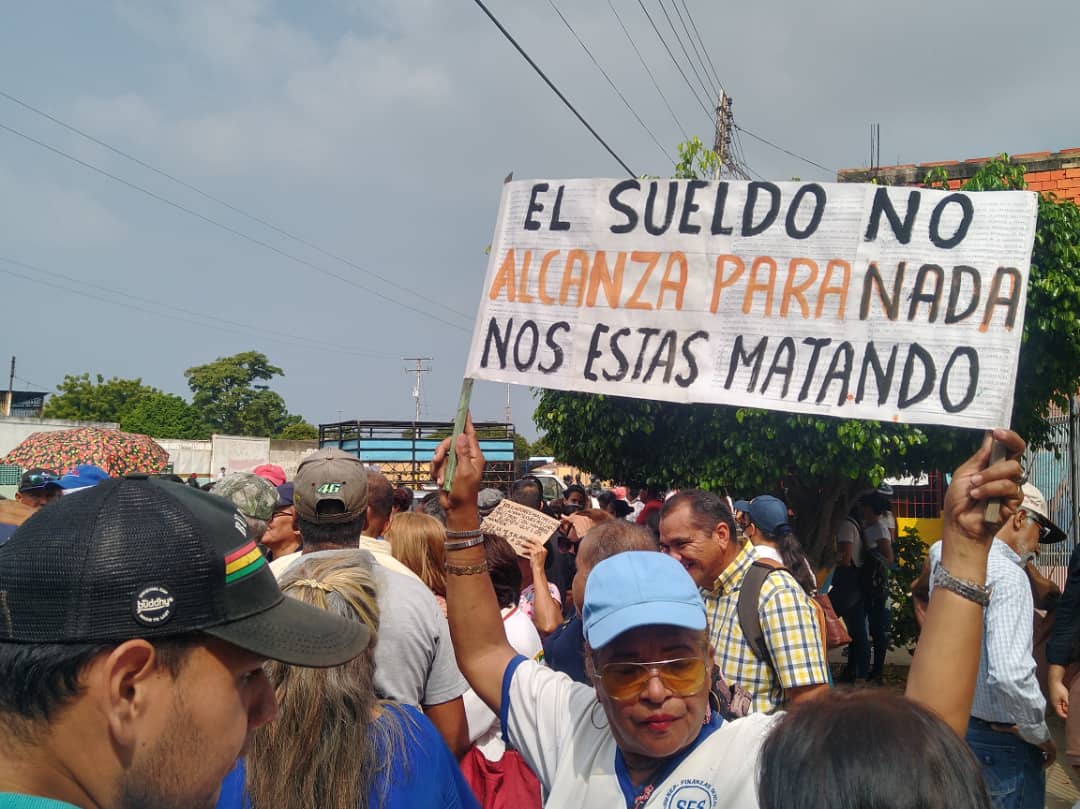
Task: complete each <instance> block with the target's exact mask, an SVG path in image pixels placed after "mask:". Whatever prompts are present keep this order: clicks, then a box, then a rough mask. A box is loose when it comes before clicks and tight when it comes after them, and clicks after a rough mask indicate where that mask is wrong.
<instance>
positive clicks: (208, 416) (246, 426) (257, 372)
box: [184, 351, 303, 437]
mask: <svg viewBox="0 0 1080 809" xmlns="http://www.w3.org/2000/svg"><path fill="white" fill-rule="evenodd" d="M184 376H185V377H186V378H187V382H188V387H189V388H191V393H192V401H193V403H194V405H195V407H196V408H197V409H198V410H199V412H200V413H201V414H202V417H203V418H204V419H205V420H206V422H207V423H208V424H209V425H210V426H211V427H212V428H213V430H214V431H215V432H219V433H226V434H228V435H268V436H274V437H277V436H278V435H281V433H282V431H283V430H285V429H286V428H287V427H290V426H291V425H297V424H300V423H301V422H302V421H303V419H302V418H301V417H300V416H296V415H291V414H290V413H289V411H288V409H287V408H286V407H285V400H284V399H282V398H281V396H280V395H278V394H277V393H275V392H274V391H272V390H270V389H269V386H267V385H266V384H263V383H266V382H269V381H270V380H272V379H273V378H274V377H277V376H284V372H283V371H282V370H281V369H280V368H278V367H277V366H276V365H271V364H270V360H268V359H267V357H266V355H265V354H262V353H260V352H258V351H245V352H242V353H240V354H235V355H233V356H231V357H219V358H218V359H216V360H214V361H213V362H208V363H206V364H205V365H196V366H195V367H193V368H188V369H187V370H186V371H184Z"/></svg>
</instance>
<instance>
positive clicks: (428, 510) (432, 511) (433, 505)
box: [417, 491, 446, 525]
mask: <svg viewBox="0 0 1080 809" xmlns="http://www.w3.org/2000/svg"><path fill="white" fill-rule="evenodd" d="M417 511H419V512H420V513H421V514H427V515H428V516H429V517H434V518H435V519H436V520H438V521H439V522H441V523H442V524H443V525H446V510H445V509H444V508H443V507H442V502H441V501H440V500H439V493H438V492H437V491H434V492H430V493H429V494H426V495H424V499H423V500H421V501H420V508H418V509H417Z"/></svg>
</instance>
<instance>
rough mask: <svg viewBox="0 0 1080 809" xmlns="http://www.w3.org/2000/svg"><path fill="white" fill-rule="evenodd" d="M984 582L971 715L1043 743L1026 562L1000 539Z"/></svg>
mask: <svg viewBox="0 0 1080 809" xmlns="http://www.w3.org/2000/svg"><path fill="white" fill-rule="evenodd" d="M939 564H941V543H940V542H935V543H934V545H933V546H932V547H931V548H930V565H931V570H933V569H935V568H936V567H937V566H938V565H939ZM986 583H987V584H988V585H989V586H991V587H993V593H992V594H991V596H990V604H989V605H988V606H987V608H986V613H985V614H984V616H983V638H982V657H981V659H980V660H979V679H978V681H977V682H976V684H975V701H974V702H973V703H972V705H971V715H972V716H975V717H978V718H979V719H982V720H984V721H986V722H995V723H1001V724H1005V725H1016V729H1017V731H1018V732H1019V734H1020V738H1022V739H1023V740H1024V741H1026V742H1028V743H1030V744H1035V745H1039V744H1042V743H1043V742H1045V741H1047V740H1048V739H1049V738H1050V730H1049V729H1048V728H1047V726H1046V698H1045V697H1044V696H1043V693H1042V690H1041V689H1040V688H1039V681H1038V679H1037V677H1036V675H1035V658H1034V656H1033V655H1032V648H1031V645H1032V626H1033V623H1032V622H1033V620H1034V614H1035V601H1034V599H1033V598H1032V596H1031V584H1030V583H1029V582H1028V577H1027V574H1026V573H1025V572H1024V560H1023V559H1021V558H1020V557H1019V555H1017V553H1016V552H1015V551H1014V550H1013V549H1012V548H1010V547H1009V546H1008V545H1006V544H1005V543H1004V542H1002V541H1001V540H1000V539H995V540H994V544H993V545H991V546H990V555H989V556H988V557H987V560H986ZM930 586H931V588H932V587H933V577H931V584H930Z"/></svg>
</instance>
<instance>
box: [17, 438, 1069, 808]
mask: <svg viewBox="0 0 1080 809" xmlns="http://www.w3.org/2000/svg"><path fill="white" fill-rule="evenodd" d="M456 440H457V444H456V446H455V450H456V455H457V467H456V473H455V474H454V476H453V479H452V480H450V481H446V480H444V478H445V473H446V468H447V456H448V450H449V448H450V443H451V439H446V440H445V441H444V442H443V443H442V445H441V446H440V447H439V449H438V450H437V451H436V453H435V457H434V459H433V462H432V480H433V481H435V482H436V483H437V484H438V485H439V489H438V491H436V492H431V493H430V494H429V495H428V496H427V497H424V498H422V499H416V498H414V496H413V494H412V492H410V491H407V490H404V489H402V488H401V487H395V486H394V485H393V483H392V482H391V481H390V480H388V479H387V478H386V477H385V476H384V475H382V474H380V473H379V472H378V471H377V470H375V469H374V468H369V467H367V466H365V465H364V464H363V463H362V462H361V461H360V459H358V458H356V457H355V456H353V455H350V454H348V453H345V452H342V451H340V450H336V449H322V450H319V451H317V452H315V453H313V454H311V455H309V456H308V457H306V458H305V459H304V460H303V461H302V463H301V464H300V465H299V467H298V469H297V470H296V473H295V474H294V475H293V477H292V479H291V480H287V479H286V475H285V473H284V471H283V470H281V469H280V468H279V467H273V466H269V465H266V466H263V467H259V468H257V469H255V470H254V471H253V472H250V473H234V474H226V475H223V476H219V478H218V479H217V480H215V481H214V482H213V483H212V484H211V485H208V486H207V487H205V488H207V489H208V490H209V491H202V490H201V489H202V488H204V487H200V486H199V485H198V482H197V481H196V480H193V479H192V480H189V481H187V483H188V485H184V481H182V480H180V479H172V480H170V479H168V478H167V477H160V476H159V477H155V476H138V475H129V476H127V477H125V478H119V479H112V478H109V477H108V476H107V475H106V474H105V473H104V472H103V471H102V470H100V469H97V468H96V467H95V468H91V467H77V468H76V469H74V470H71V472H69V473H68V474H64V475H59V474H57V473H56V472H55V471H53V470H48V469H31V470H28V471H27V472H26V473H25V474H24V475H23V476H22V479H21V480H20V484H19V487H18V489H19V491H18V494H17V502H12V501H4V502H0V543H2V544H0V617H2V619H3V620H2V622H0V631H2V634H0V749H2V751H3V755H0V790H3V792H2V793H0V807H28V808H29V807H37V808H38V809H50V808H51V807H62V808H63V809H70V807H72V806H74V807H78V808H79V809H136V807H141V808H142V809H174V808H175V809H180V807H185V809H186V808H188V807H194V808H195V809H198V808H199V807H201V808H202V809H213V807H221V809H245V808H253V809H268V807H275V809H278V808H279V807H280V808H281V809H301V807H304V808H305V809H306V808H307V807H312V806H319V807H341V809H345V808H346V807H348V808H349V809H351V808H352V807H385V808H386V809H395V808H396V807H406V806H408V807H469V808H471V807H484V808H485V809H489V808H494V807H499V808H500V809H501V808H502V807H513V809H530V808H531V807H541V806H548V807H576V806H582V807H584V806H616V805H625V806H626V807H628V809H647V808H648V807H655V808H656V809H659V808H660V807H663V809H717V808H718V807H721V806H723V807H728V806H731V807H759V806H760V807H764V808H765V809H789V808H790V807H795V809H802V808H803V807H806V809H809V808H810V807H826V806H828V807H833V806H839V807H882V808H883V809H888V808H889V807H942V809H944V807H961V809H963V808H964V807H972V809H975V808H978V809H987V807H990V806H995V807H1000V808H1002V809H1004V807H1013V806H1016V807H1028V806H1041V805H1042V792H1041V791H1040V785H1041V784H1043V781H1042V778H1043V771H1044V766H1045V765H1046V764H1047V763H1048V762H1049V761H1051V760H1052V759H1053V756H1054V753H1055V751H1054V747H1053V743H1052V742H1051V741H1050V737H1049V733H1048V732H1047V731H1046V723H1045V721H1044V712H1045V710H1046V707H1047V703H1046V700H1045V699H1044V698H1042V696H1041V693H1040V692H1039V684H1038V682H1037V679H1036V675H1035V668H1036V667H1035V658H1034V657H1033V656H1032V646H1033V636H1032V620H1031V618H1032V616H1033V615H1034V608H1035V606H1036V604H1037V602H1036V601H1035V599H1034V596H1033V592H1034V591H1035V585H1034V582H1035V581H1036V579H1035V578H1033V574H1027V575H1026V574H1025V570H1026V569H1027V568H1026V567H1025V566H1027V567H1028V568H1031V567H1032V566H1031V565H1029V562H1030V561H1031V557H1032V555H1033V554H1034V553H1035V552H1036V551H1037V549H1038V547H1039V545H1040V544H1045V543H1047V542H1053V541H1060V540H1061V539H1063V538H1064V535H1063V534H1062V532H1060V529H1057V527H1056V526H1054V525H1053V523H1052V522H1051V521H1050V519H1049V516H1048V514H1047V513H1046V506H1045V501H1044V500H1042V499H1041V494H1040V493H1039V492H1038V490H1037V489H1035V487H1033V486H1032V485H1031V484H1030V483H1027V482H1026V478H1024V477H1023V476H1022V470H1021V467H1020V463H1019V459H1020V457H1021V455H1022V452H1023V449H1024V445H1023V441H1022V440H1021V439H1020V437H1019V436H1017V435H1015V434H1014V433H1011V432H1009V431H1005V430H998V431H995V432H994V433H993V434H992V435H988V436H987V438H986V440H985V441H984V442H983V444H982V446H981V447H980V448H979V449H978V450H977V451H976V452H975V454H974V455H973V456H972V457H971V458H970V459H969V460H968V461H966V462H965V463H964V464H962V465H961V466H960V467H959V468H958V469H957V470H956V471H955V473H954V474H953V477H952V482H951V484H950V486H949V489H948V491H947V493H946V495H945V501H944V505H943V511H942V536H941V541H940V542H939V543H937V544H935V545H934V546H933V547H932V548H931V549H930V551H929V554H928V557H927V559H928V561H927V566H926V568H925V570H924V575H923V578H922V580H921V584H920V585H917V586H916V588H915V590H916V593H915V594H916V597H917V598H919V599H921V601H920V609H919V613H920V616H921V618H922V623H923V626H922V633H921V637H920V640H919V644H918V647H917V650H916V653H915V656H914V660H913V662H912V665H911V669H910V674H909V676H908V679H907V685H906V692H905V694H904V695H900V694H899V693H898V692H897V691H895V690H892V689H888V688H868V687H856V688H838V687H835V686H838V685H840V684H842V683H860V682H866V683H868V684H872V683H874V682H881V680H882V675H883V671H884V661H885V652H886V650H887V649H888V642H889V641H888V634H887V629H888V621H889V606H890V605H889V598H888V579H889V575H890V571H891V569H892V568H893V566H894V565H895V561H894V554H893V547H894V542H895V538H896V524H895V520H894V519H892V515H891V507H890V495H891V492H890V491H889V490H888V488H887V487H882V488H879V489H877V490H871V491H867V492H865V493H863V494H862V495H861V496H860V497H859V498H858V499H857V500H856V502H855V503H854V505H853V507H852V511H851V516H850V518H849V519H848V520H845V521H844V524H843V525H841V526H837V530H836V543H837V544H836V548H835V551H836V553H835V556H836V562H835V564H834V565H831V569H830V570H818V569H815V567H814V565H812V564H811V562H810V560H809V559H808V557H807V554H806V552H805V550H804V548H803V547H802V544H801V543H800V541H799V538H798V536H797V535H796V533H795V531H794V530H793V528H792V525H793V523H794V522H795V520H794V515H793V514H792V512H791V511H790V510H789V508H788V506H787V505H786V504H785V502H784V501H783V500H782V499H779V498H778V497H776V496H774V495H773V494H761V495H758V496H755V497H753V498H748V499H745V500H732V499H730V498H728V497H726V496H723V495H721V494H718V493H716V492H709V491H704V490H696V489H690V490H681V491H676V492H667V491H663V490H660V489H657V488H654V487H640V489H639V490H638V491H637V496H636V497H635V498H633V499H631V498H630V497H629V496H628V493H627V491H626V490H625V488H623V487H613V488H611V489H608V490H606V491H599V492H590V491H589V490H586V489H585V488H584V487H582V486H580V485H577V484H571V485H570V486H568V487H567V488H566V490H565V491H564V492H563V494H562V496H561V497H560V498H559V499H557V500H555V501H548V502H545V499H544V494H543V486H542V485H541V482H540V481H539V480H538V479H536V478H535V477H531V476H525V477H523V478H521V479H519V480H517V481H515V482H514V483H513V485H512V486H509V487H508V490H507V491H505V492H504V491H502V490H499V489H494V488H484V487H483V485H482V473H483V469H484V459H483V456H482V453H481V451H480V446H479V442H478V440H477V437H476V435H475V433H474V432H473V430H472V428H471V425H469V424H467V426H466V429H465V432H464V433H463V434H462V435H460V436H458V437H457V439H456ZM992 440H996V441H998V442H1000V443H1001V444H1002V445H1004V447H1005V449H1006V458H1005V459H1004V460H1000V461H997V462H994V463H991V461H990V456H991V452H990V450H991V443H992ZM443 484H445V485H443ZM503 499H507V500H510V501H512V502H514V503H516V504H518V505H521V506H526V507H528V508H532V509H537V510H541V511H545V512H546V513H547V514H549V515H550V516H553V517H555V518H556V520H557V521H558V529H557V530H555V531H554V532H553V534H552V535H551V536H550V537H548V538H547V539H546V540H543V541H541V540H537V541H532V542H526V543H515V544H511V543H510V542H509V541H507V538H504V537H502V536H498V535H496V534H495V533H492V532H491V531H485V530H484V529H483V528H482V527H481V522H482V520H483V518H484V517H485V516H487V515H489V514H491V512H492V511H493V510H494V509H496V508H497V507H498V504H499V503H500V502H501V501H502V500H503ZM991 499H994V500H996V501H997V502H999V503H1000V514H1001V520H1000V522H998V523H989V522H987V521H985V520H984V507H985V505H986V502H987V501H989V500H991ZM414 503H415V506H414ZM1074 567H1075V570H1074V569H1071V570H1070V580H1069V584H1068V585H1067V586H1066V589H1065V594H1064V596H1063V597H1062V598H1061V600H1060V604H1061V607H1063V608H1064V609H1063V610H1062V612H1061V613H1059V615H1060V616H1061V617H1059V620H1058V621H1057V624H1056V625H1055V627H1054V630H1053V635H1052V637H1051V638H1050V643H1049V646H1048V658H1049V661H1050V663H1051V666H1050V668H1049V681H1048V688H1049V689H1050V691H1049V693H1050V694H1051V702H1052V704H1053V707H1054V708H1055V709H1056V710H1057V711H1058V712H1059V713H1061V714H1062V715H1068V713H1069V710H1068V709H1069V702H1070V696H1071V694H1072V690H1073V689H1074V688H1080V678H1076V676H1075V675H1076V673H1077V670H1080V665H1077V664H1076V658H1077V657H1080V655H1078V654H1077V652H1076V649H1075V648H1074V647H1075V646H1076V645H1077V644H1076V643H1075V639H1076V636H1077V634H1080V627H1076V629H1077V630H1078V632H1076V633H1074V632H1073V627H1074V625H1075V618H1074V616H1075V615H1076V613H1077V604H1080V559H1078V561H1077V563H1076V564H1075V565H1074ZM1025 616H1026V617H1025ZM841 619H842V620H841ZM838 626H839V627H841V628H842V631H844V632H846V635H847V638H846V639H847V640H849V641H850V643H849V645H848V646H847V649H846V661H845V662H843V663H842V668H840V669H839V670H838V673H837V676H836V677H835V678H834V676H833V671H832V670H831V669H830V665H829V654H830V649H831V647H832V646H834V645H835V637H834V635H835V631H836V627H838ZM1025 626H1026V629H1025ZM1025 633H1026V634H1025ZM1025 646H1026V653H1025V651H1024V650H1025ZM834 659H835V655H834ZM1074 669H1075V670H1074ZM834 679H835V680H836V681H837V682H835V683H834ZM1040 700H1041V702H1040ZM1077 713H1080V712H1077ZM1078 725H1080V722H1078ZM1078 730H1080V728H1078ZM1076 739H1077V742H1078V744H1077V749H1076V750H1075V751H1073V750H1071V749H1070V750H1069V751H1068V753H1069V761H1070V762H1071V763H1077V764H1080V732H1078V733H1077V734H1076Z"/></svg>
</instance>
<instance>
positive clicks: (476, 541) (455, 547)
mask: <svg viewBox="0 0 1080 809" xmlns="http://www.w3.org/2000/svg"><path fill="white" fill-rule="evenodd" d="M483 544H484V535H483V534H481V535H480V536H478V537H473V538H472V539H463V540H461V541H460V542H446V543H444V544H443V550H447V551H463V550H465V549H466V548H473V547H475V546H477V545H483Z"/></svg>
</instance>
